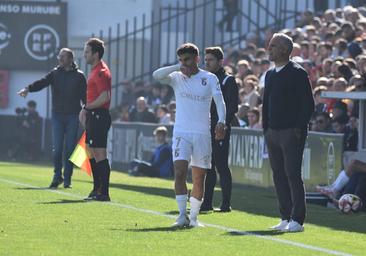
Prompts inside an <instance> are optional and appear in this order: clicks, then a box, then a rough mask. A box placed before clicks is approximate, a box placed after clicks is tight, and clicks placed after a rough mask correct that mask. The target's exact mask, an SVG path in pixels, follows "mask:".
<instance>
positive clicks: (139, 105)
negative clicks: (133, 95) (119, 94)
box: [136, 97, 146, 112]
mask: <svg viewBox="0 0 366 256" xmlns="http://www.w3.org/2000/svg"><path fill="white" fill-rule="evenodd" d="M136 109H137V111H138V112H143V111H144V110H145V109H146V99H145V98H144V97H139V98H137V100H136Z"/></svg>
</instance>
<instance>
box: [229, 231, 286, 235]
mask: <svg viewBox="0 0 366 256" xmlns="http://www.w3.org/2000/svg"><path fill="white" fill-rule="evenodd" d="M283 234H284V232H280V231H276V230H255V231H240V232H239V231H231V232H228V233H227V235H230V236H256V235H257V236H279V235H283Z"/></svg>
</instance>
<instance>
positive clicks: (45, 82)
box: [17, 71, 53, 98]
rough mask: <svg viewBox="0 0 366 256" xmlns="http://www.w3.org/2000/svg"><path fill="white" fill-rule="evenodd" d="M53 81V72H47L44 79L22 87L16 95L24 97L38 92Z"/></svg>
mask: <svg viewBox="0 0 366 256" xmlns="http://www.w3.org/2000/svg"><path fill="white" fill-rule="evenodd" d="M52 81H53V71H51V72H49V73H48V74H47V75H46V76H45V77H43V78H41V79H39V80H37V81H35V82H33V83H32V84H30V85H28V86H26V87H24V88H23V89H21V90H20V91H18V92H17V94H18V95H19V96H21V97H24V98H25V97H26V96H27V95H28V93H29V92H38V91H40V90H42V89H43V88H45V87H47V86H49V85H50V84H51V83H52Z"/></svg>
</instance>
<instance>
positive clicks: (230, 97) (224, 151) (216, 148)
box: [201, 47, 239, 212]
mask: <svg viewBox="0 0 366 256" xmlns="http://www.w3.org/2000/svg"><path fill="white" fill-rule="evenodd" d="M223 59H224V54H223V51H222V49H221V48H220V47H208V48H206V49H205V64H206V70H207V71H210V72H212V73H214V74H215V75H216V76H217V78H218V79H219V82H220V87H221V91H222V94H223V97H224V101H225V105H226V121H225V123H226V127H227V129H226V134H225V138H224V139H223V140H215V136H214V134H215V130H214V129H215V126H216V124H217V122H218V117H217V112H216V105H215V103H214V102H212V103H211V137H212V164H211V170H210V171H208V172H207V174H206V180H205V195H204V200H203V204H202V206H201V211H202V212H203V211H211V210H213V208H212V198H213V192H214V188H215V184H216V179H217V177H216V169H217V172H218V173H219V175H220V186H221V192H222V202H221V206H220V208H219V209H217V211H218V212H230V211H231V187H232V178H231V171H230V169H229V165H228V157H229V143H230V131H231V125H230V124H231V121H232V120H233V118H234V117H235V113H236V112H237V111H238V100H239V95H238V94H239V93H238V86H237V84H236V81H235V78H234V77H233V76H230V75H228V74H227V73H226V72H225V70H224V68H223V66H222V62H223Z"/></svg>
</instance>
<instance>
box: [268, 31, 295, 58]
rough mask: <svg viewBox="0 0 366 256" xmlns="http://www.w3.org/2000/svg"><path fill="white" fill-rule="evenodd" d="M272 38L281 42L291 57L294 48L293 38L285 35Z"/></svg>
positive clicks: (278, 34) (275, 35) (281, 34)
mask: <svg viewBox="0 0 366 256" xmlns="http://www.w3.org/2000/svg"><path fill="white" fill-rule="evenodd" d="M272 38H276V39H277V40H279V42H280V44H281V46H282V47H284V49H285V50H287V53H288V56H290V54H291V52H292V49H293V47H294V42H293V41H292V38H291V37H289V36H288V35H286V34H284V33H275V34H274V35H273V37H272Z"/></svg>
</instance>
